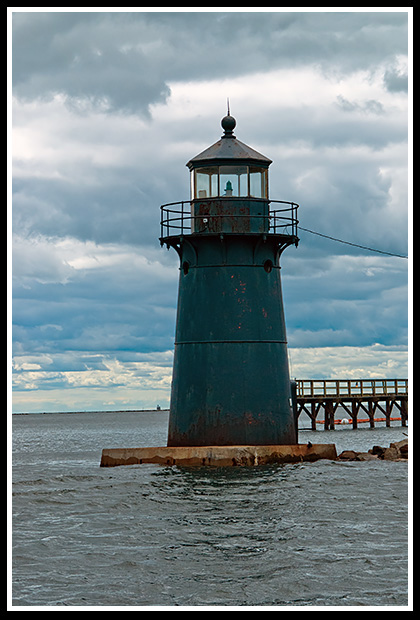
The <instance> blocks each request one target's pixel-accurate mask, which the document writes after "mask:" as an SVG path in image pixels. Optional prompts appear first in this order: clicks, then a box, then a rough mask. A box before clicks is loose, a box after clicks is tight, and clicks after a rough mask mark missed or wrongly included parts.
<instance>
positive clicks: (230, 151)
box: [187, 114, 272, 169]
mask: <svg viewBox="0 0 420 620" xmlns="http://www.w3.org/2000/svg"><path fill="white" fill-rule="evenodd" d="M221 125H222V128H223V129H224V135H223V136H222V137H221V138H220V140H218V141H217V142H215V143H214V144H213V145H212V146H209V147H208V148H207V149H205V150H204V151H202V152H201V153H199V154H198V155H196V156H195V157H193V158H192V159H190V161H189V162H188V163H187V166H188V167H189V168H190V169H191V168H195V167H199V166H202V165H205V164H206V163H208V164H209V165H212V164H224V163H225V164H226V163H234V161H233V160H236V161H238V160H239V161H240V163H243V164H245V163H255V164H258V165H260V166H266V167H268V166H269V165H270V164H271V163H272V160H271V159H268V157H265V156H264V155H261V153H258V151H256V150H255V149H253V148H251V147H250V146H248V145H246V144H244V143H243V142H241V141H240V140H238V139H237V137H236V136H235V135H233V130H234V129H235V126H236V120H235V119H234V118H233V116H230V114H228V115H227V116H225V117H224V118H223V119H222V121H221ZM227 160H230V161H227Z"/></svg>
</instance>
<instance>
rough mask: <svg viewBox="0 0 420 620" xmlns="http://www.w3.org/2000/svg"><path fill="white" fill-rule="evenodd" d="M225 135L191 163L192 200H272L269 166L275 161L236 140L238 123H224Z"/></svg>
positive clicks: (230, 120) (233, 120)
mask: <svg viewBox="0 0 420 620" xmlns="http://www.w3.org/2000/svg"><path fill="white" fill-rule="evenodd" d="M221 124H222V128H223V129H224V135H223V136H222V137H221V138H220V140H219V141H218V142H216V143H215V144H213V145H212V146H210V147H209V148H208V149H206V150H205V151H203V152H202V153H200V154H199V155H197V156H196V157H194V158H193V159H191V160H190V161H189V162H188V164H187V166H188V167H189V169H190V171H191V172H190V174H191V200H203V199H208V198H226V197H232V198H259V199H261V198H262V199H264V200H268V166H269V165H270V164H271V160H270V159H268V158H267V157H264V155H261V153H258V152H257V151H255V150H254V149H252V148H251V147H249V146H247V145H246V144H244V143H243V142H241V141H240V140H238V139H237V138H236V136H235V135H234V134H233V129H234V128H235V125H236V121H235V119H234V118H233V117H232V116H230V115H228V116H225V117H224V118H223V119H222V123H221Z"/></svg>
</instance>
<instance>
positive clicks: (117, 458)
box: [101, 444, 337, 467]
mask: <svg viewBox="0 0 420 620" xmlns="http://www.w3.org/2000/svg"><path fill="white" fill-rule="evenodd" d="M319 459H329V460H336V459H337V452H336V448H335V444H309V445H308V444H294V445H274V446H189V447H184V446H177V447H168V446H165V447H156V448H110V449H104V450H102V458H101V467H116V466H118V465H141V464H143V463H156V464H159V465H184V466H187V467H188V466H203V465H205V466H206V465H210V466H216V467H232V466H241V465H242V466H244V465H245V466H256V465H268V464H271V463H300V462H303V461H309V462H312V461H317V460H319Z"/></svg>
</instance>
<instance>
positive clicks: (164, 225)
mask: <svg viewBox="0 0 420 620" xmlns="http://www.w3.org/2000/svg"><path fill="white" fill-rule="evenodd" d="M232 199H234V200H235V199H236V200H238V199H239V200H240V197H237V196H232V197H228V198H227V200H232ZM223 200H226V198H223ZM247 200H253V199H249V198H247ZM254 200H259V201H263V202H267V203H268V204H271V203H276V204H284V205H289V206H288V207H284V208H281V209H274V210H269V212H268V214H267V215H253V214H251V215H247V214H232V213H226V214H223V213H220V214H217V215H216V214H207V215H206V214H203V215H196V214H192V212H191V205H192V204H194V203H196V202H200V201H193V200H181V201H178V202H168V203H166V204H164V205H162V206H161V207H160V209H161V220H160V227H161V238H165V237H169V236H177V235H178V234H179V233H178V232H177V231H181V233H180V234H181V235H183V234H191V231H192V222H193V221H197V220H204V219H207V218H211V217H215V218H217V219H224V218H226V219H227V218H229V219H232V218H235V219H237V218H238V219H239V218H247V219H248V220H249V219H258V220H268V231H267V233H268V234H276V233H277V231H278V229H280V228H283V229H286V228H287V227H288V226H291V229H292V232H291V234H289V233H285V234H287V235H288V236H294V237H296V236H297V225H298V223H299V221H298V219H297V217H296V214H297V209H298V208H299V205H298V204H297V203H295V202H290V201H286V200H271V199H270V200H266V199H262V198H258V199H254ZM217 201H220V197H219V198H207V199H206V201H205V202H217ZM177 205H180V209H170V208H169V207H174V206H177ZM184 205H188V207H187V209H185V206H184ZM286 213H289V214H290V215H286ZM171 232H173V233H174V234H172V235H171V234H170V233H171Z"/></svg>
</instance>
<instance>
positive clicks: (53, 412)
mask: <svg viewBox="0 0 420 620" xmlns="http://www.w3.org/2000/svg"><path fill="white" fill-rule="evenodd" d="M166 412H169V409H116V410H109V411H108V410H105V409H100V410H92V411H14V412H12V415H51V414H53V415H54V414H56V415H61V414H71V415H73V414H83V413H166Z"/></svg>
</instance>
